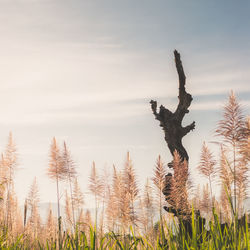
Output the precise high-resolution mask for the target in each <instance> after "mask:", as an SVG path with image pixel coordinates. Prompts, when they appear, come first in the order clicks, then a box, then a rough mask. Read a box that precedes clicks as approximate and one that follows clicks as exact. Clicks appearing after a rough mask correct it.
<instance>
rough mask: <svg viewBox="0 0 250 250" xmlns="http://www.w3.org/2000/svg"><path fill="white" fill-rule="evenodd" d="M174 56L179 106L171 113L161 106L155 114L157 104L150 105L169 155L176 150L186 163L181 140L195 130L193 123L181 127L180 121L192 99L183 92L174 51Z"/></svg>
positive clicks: (178, 57) (179, 65)
mask: <svg viewBox="0 0 250 250" xmlns="http://www.w3.org/2000/svg"><path fill="white" fill-rule="evenodd" d="M174 56H175V64H176V69H177V72H178V76H179V96H178V98H179V104H178V106H177V109H176V110H175V112H174V113H173V112H171V111H170V110H168V109H166V108H165V107H164V106H162V105H161V106H160V111H159V112H157V102H156V101H154V100H151V101H150V103H151V108H152V111H153V114H154V116H155V119H156V120H159V121H160V126H161V127H162V129H163V131H164V133H165V141H166V143H167V145H168V148H169V150H170V152H171V154H172V155H173V154H174V151H175V150H177V152H178V153H179V155H180V156H181V159H182V160H184V159H186V160H187V161H188V160H189V157H188V154H187V151H186V150H185V148H184V147H183V145H182V138H183V137H184V136H185V135H186V134H188V133H189V132H190V131H191V130H193V129H194V128H195V122H192V123H191V124H190V125H188V126H185V127H182V120H183V118H184V116H185V114H186V113H188V112H189V110H188V108H189V106H190V104H191V102H192V100H193V98H192V96H191V95H190V94H189V93H187V92H186V90H185V84H186V76H185V74H184V70H183V67H182V62H181V59H180V54H179V53H178V52H177V51H176V50H175V51H174Z"/></svg>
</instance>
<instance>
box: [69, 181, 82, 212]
mask: <svg viewBox="0 0 250 250" xmlns="http://www.w3.org/2000/svg"><path fill="white" fill-rule="evenodd" d="M72 199H73V204H74V209H75V210H76V216H79V214H80V211H81V210H82V206H83V205H84V196H83V193H82V190H81V188H80V186H79V184H78V180H77V178H75V180H74V184H73V196H72Z"/></svg>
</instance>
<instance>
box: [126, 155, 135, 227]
mask: <svg viewBox="0 0 250 250" xmlns="http://www.w3.org/2000/svg"><path fill="white" fill-rule="evenodd" d="M123 179H124V188H125V190H126V192H127V195H128V199H129V210H130V211H129V220H130V223H131V225H132V226H133V227H134V226H135V225H136V222H137V220H138V218H137V215H136V208H135V202H136V200H137V199H138V193H139V189H138V185H137V180H136V175H135V170H134V167H133V164H132V161H131V158H130V154H129V152H127V156H126V160H125V165H124V169H123Z"/></svg>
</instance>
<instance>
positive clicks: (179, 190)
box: [170, 150, 191, 214]
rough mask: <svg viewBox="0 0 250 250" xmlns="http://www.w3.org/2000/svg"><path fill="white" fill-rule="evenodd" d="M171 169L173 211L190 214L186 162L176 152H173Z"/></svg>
mask: <svg viewBox="0 0 250 250" xmlns="http://www.w3.org/2000/svg"><path fill="white" fill-rule="evenodd" d="M173 169H174V176H173V178H172V189H171V194H170V197H171V201H172V203H173V204H174V208H175V209H177V210H180V211H182V212H183V213H184V214H190V212H191V208H190V204H189V202H188V185H189V182H188V177H189V174H188V163H187V161H186V160H184V161H182V160H181V157H180V155H179V154H178V152H177V151H176V150H175V151H174V159H173Z"/></svg>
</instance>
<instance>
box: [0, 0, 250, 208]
mask: <svg viewBox="0 0 250 250" xmlns="http://www.w3.org/2000/svg"><path fill="white" fill-rule="evenodd" d="M249 12H250V2H249V1H247V0H246V1H244V0H242V1H240V2H239V1H230V0H223V1H213V0H210V1H195V0H189V1H185V0H182V1H176V0H173V1H169V0H158V1H149V0H141V1H132V0H126V1H125V0H103V1H95V0H79V1H76V0H70V1H69V0H0V34H1V39H0V149H1V150H2V151H3V150H4V148H5V145H6V143H7V137H8V134H9V131H12V133H13V136H14V140H15V142H16V144H17V148H18V154H19V169H18V170H17V172H16V179H15V185H16V186H15V187H16V192H17V194H18V197H19V199H20V201H21V202H23V200H24V198H25V197H26V195H27V193H28V190H29V186H30V185H31V183H32V181H33V179H34V177H35V176H37V181H38V185H39V189H40V198H41V201H42V202H48V201H53V202H54V201H55V200H56V192H55V191H56V190H55V184H54V183H53V182H51V181H50V180H49V179H48V178H47V176H46V169H47V167H48V160H49V157H48V155H49V147H50V143H51V140H52V138H53V136H55V137H56V138H57V140H58V143H59V144H60V145H62V143H63V141H64V140H65V141H66V143H67V144H68V147H69V149H70V150H71V153H72V155H73V159H74V160H75V162H76V165H77V167H78V172H79V180H80V185H81V188H82V190H83V191H84V192H85V194H87V193H88V190H87V187H88V176H89V174H90V169H91V168H90V167H91V163H92V161H93V160H94V161H95V162H96V166H97V169H98V170H100V171H101V169H103V168H104V167H106V168H107V169H110V171H111V170H112V165H113V164H115V165H116V166H117V167H118V168H122V167H123V163H124V160H125V156H126V152H127V151H130V153H131V158H132V160H133V163H134V167H135V169H136V173H137V176H138V180H139V181H140V183H141V184H144V182H145V180H146V178H147V177H149V178H151V177H152V170H153V167H154V164H155V161H156V158H157V156H158V155H159V154H161V156H162V158H163V160H164V162H166V163H167V162H169V161H171V157H170V154H169V152H168V148H167V146H166V143H165V142H164V135H163V132H162V131H161V129H160V127H159V123H158V121H156V120H155V119H154V117H153V115H152V112H151V109H150V105H149V101H150V99H152V98H153V99H155V100H157V101H158V102H159V103H160V104H164V105H165V106H166V107H169V108H172V109H174V108H175V106H176V104H177V94H178V80H177V73H176V70H175V65H174V57H173V50H174V49H177V50H178V51H179V52H180V53H181V57H182V61H183V65H184V70H185V73H186V76H187V86H186V87H187V90H188V92H190V93H191V94H192V95H193V98H194V100H193V103H192V105H191V108H190V113H189V114H188V115H187V116H186V118H185V121H184V125H185V124H188V123H189V122H191V121H193V120H195V121H196V129H195V131H193V132H191V133H190V134H189V135H187V136H186V138H185V140H184V144H185V146H186V148H187V151H188V152H189V155H190V170H191V172H192V173H194V176H195V174H196V173H197V170H196V169H195V168H196V166H197V164H198V161H199V155H200V150H201V145H202V143H203V141H208V142H209V141H213V140H215V138H214V137H213V136H212V135H213V129H214V127H215V125H216V122H217V121H218V120H219V119H220V114H221V113H220V110H221V107H222V106H223V104H224V103H225V101H226V98H227V96H228V94H229V92H230V90H234V91H235V93H236V95H237V96H238V98H239V100H240V101H241V102H242V104H243V105H244V109H245V113H246V114H249V113H250V112H249V111H250V71H249V66H250V32H249V27H250V15H249ZM86 206H87V205H86Z"/></svg>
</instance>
